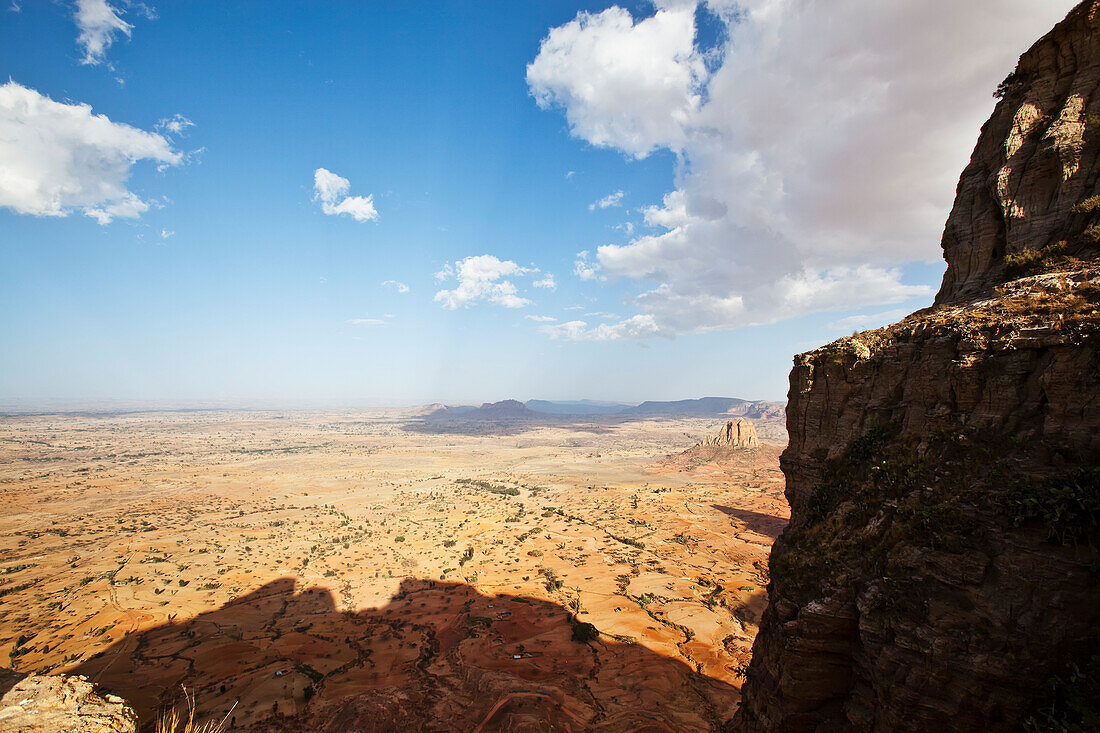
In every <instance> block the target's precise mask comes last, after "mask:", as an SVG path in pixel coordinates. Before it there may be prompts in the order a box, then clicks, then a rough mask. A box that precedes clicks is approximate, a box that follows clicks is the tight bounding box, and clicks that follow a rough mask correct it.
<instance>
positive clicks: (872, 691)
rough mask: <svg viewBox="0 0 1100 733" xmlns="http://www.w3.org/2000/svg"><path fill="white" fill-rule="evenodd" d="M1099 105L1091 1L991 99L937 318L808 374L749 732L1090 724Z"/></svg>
mask: <svg viewBox="0 0 1100 733" xmlns="http://www.w3.org/2000/svg"><path fill="white" fill-rule="evenodd" d="M1098 85H1100V0H1090V1H1088V2H1083V3H1081V4H1080V5H1079V6H1077V7H1076V8H1075V9H1074V10H1073V11H1071V12H1070V14H1069V15H1068V16H1067V17H1066V19H1065V20H1064V21H1062V22H1061V23H1059V24H1058V25H1057V26H1056V27H1055V28H1054V29H1053V30H1052V31H1051V32H1050V33H1048V34H1047V35H1046V36H1044V37H1043V38H1042V39H1040V40H1039V41H1038V42H1037V43H1036V44H1035V45H1034V46H1032V48H1031V49H1029V50H1028V51H1027V52H1026V53H1025V54H1024V55H1023V56H1022V57H1021V59H1020V62H1019V65H1018V66H1017V68H1016V70H1015V71H1014V72H1013V74H1011V75H1010V76H1009V77H1008V78H1007V79H1006V80H1005V82H1004V83H1003V84H1002V85H1001V87H1000V88H999V89H998V95H999V96H1001V97H1002V98H1001V101H1000V102H999V103H998V105H997V107H996V109H995V111H994V113H993V116H992V118H991V119H990V120H989V122H987V123H986V124H985V126H984V127H983V128H982V132H981V136H980V138H979V140H978V144H977V147H976V148H975V151H974V154H973V156H972V158H971V161H970V164H969V165H968V166H967V168H966V170H965V171H964V172H963V174H962V177H961V180H960V182H959V186H958V189H957V193H956V199H955V204H954V207H953V209H952V212H951V215H950V218H949V219H948V222H947V225H946V228H945V231H944V236H943V242H942V244H943V250H944V256H945V258H946V260H947V263H948V269H947V273H946V274H945V276H944V280H943V285H942V288H941V290H940V292H939V294H938V296H937V298H936V304H935V306H934V307H933V308H930V309H927V310H924V311H920V312H917V313H914V314H913V315H911V316H909V317H908V318H906V319H904V320H903V321H902V322H901V323H898V324H895V325H893V326H890V327H887V328H883V329H878V330H876V331H869V332H866V333H862V334H858V335H855V336H852V337H849V338H845V339H841V340H839V341H836V342H834V343H832V344H829V345H828V346H825V347H823V348H820V349H817V350H815V351H811V352H809V353H806V354H801V355H799V356H797V357H795V363H794V368H793V370H792V372H791V376H790V393H789V395H788V398H789V401H788V405H787V427H788V431H789V433H790V444H789V446H788V448H787V450H786V451H785V452H784V454H783V456H782V461H781V462H782V468H783V471H784V473H785V475H786V478H787V488H786V495H787V499H788V501H789V502H790V505H791V522H790V525H789V526H788V528H787V529H786V530H785V531H784V533H783V534H782V535H781V536H780V537H779V539H778V540H777V542H776V544H775V546H774V548H773V551H772V555H771V559H770V570H771V579H772V580H771V583H770V585H769V588H768V594H769V606H768V609H767V611H766V612H765V615H764V617H763V619H762V622H761V627H760V633H759V635H758V636H757V639H756V642H755V645H754V649H753V658H752V662H751V664H750V666H749V669H748V672H747V676H746V681H745V684H744V686H743V689H742V694H743V701H742V705H741V708H740V709H739V711H738V713H737V716H736V718H735V720H734V722H733V726H734V728H735V729H737V730H742V731H834V730H836V731H840V730H857V731H872V730H875V731H877V730H891V731H927V730H936V729H941V730H984V731H1009V730H1019V729H1020V728H1021V727H1024V728H1025V729H1034V730H1043V729H1050V728H1052V727H1054V728H1055V729H1062V728H1057V726H1058V725H1061V726H1071V725H1078V726H1080V729H1081V730H1086V729H1090V726H1094V725H1098V724H1100V721H1098V720H1097V717H1096V716H1097V715H1098V713H1097V711H1096V708H1095V705H1096V699H1097V697H1098V691H1097V689H1096V686H1097V672H1098V671H1100V662H1098V659H1100V657H1098V656H1097V655H1100V634H1098V628H1100V623H1098V622H1100V603H1098V602H1097V599H1098V597H1100V594H1098V589H1100V586H1098V584H1097V583H1098V573H1097V568H1098V567H1100V553H1098V551H1097V546H1098V545H1100V537H1098V532H1097V520H1098V516H1100V358H1098V354H1097V343H1098V335H1100V266H1098V264H1100V263H1098V261H1097V258H1098V247H1097V242H1098V241H1100V164H1098V155H1100V95H1098V94H1097V87H1098ZM1064 729H1067V730H1070V729H1075V728H1070V727H1065V728H1064Z"/></svg>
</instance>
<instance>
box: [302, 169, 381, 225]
mask: <svg viewBox="0 0 1100 733" xmlns="http://www.w3.org/2000/svg"><path fill="white" fill-rule="evenodd" d="M350 190H351V182H350V181H348V179H346V178H343V177H341V176H338V175H336V174H335V173H333V172H332V171H329V170H327V169H325V168H318V169H317V170H315V171H314V172H313V200H314V201H320V202H321V211H323V212H324V213H326V214H328V215H329V216H337V215H339V214H347V215H348V216H350V217H351V218H352V219H355V220H356V221H377V220H378V211H377V209H375V208H374V196H373V195H370V196H348V195H347V194H348V191H350Z"/></svg>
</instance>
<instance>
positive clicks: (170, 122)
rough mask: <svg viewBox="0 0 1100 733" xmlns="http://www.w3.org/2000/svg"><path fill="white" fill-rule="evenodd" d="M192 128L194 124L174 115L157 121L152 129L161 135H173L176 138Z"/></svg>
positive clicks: (181, 116)
mask: <svg viewBox="0 0 1100 733" xmlns="http://www.w3.org/2000/svg"><path fill="white" fill-rule="evenodd" d="M194 126H195V123H194V122H192V121H191V120H189V119H187V118H186V117H184V116H183V115H181V114H174V115H172V116H171V117H165V118H163V119H161V120H159V121H158V122H157V124H156V125H155V126H154V129H155V130H156V131H157V132H159V133H161V134H162V135H174V136H177V137H178V136H181V135H183V134H184V133H186V132H187V130H189V129H190V128H192V127H194Z"/></svg>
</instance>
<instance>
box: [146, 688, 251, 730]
mask: <svg viewBox="0 0 1100 733" xmlns="http://www.w3.org/2000/svg"><path fill="white" fill-rule="evenodd" d="M183 697H184V699H185V700H186V701H187V719H186V720H184V719H183V717H182V715H181V714H180V711H179V709H178V708H172V709H171V710H168V711H166V712H164V713H162V714H161V716H160V717H159V718H157V725H156V728H155V731H156V733H222V732H223V731H224V730H225V721H226V720H228V719H229V715H230V714H231V713H232V712H233V711H234V710H235V709H236V708H237V703H233V707H231V708H230V709H229V712H228V713H226V714H225V717H224V718H222V719H221V720H219V721H218V722H216V723H202V724H197V723H195V695H194V693H192V692H188V691H187V688H186V687H184V688H183Z"/></svg>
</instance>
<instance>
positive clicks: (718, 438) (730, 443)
mask: <svg viewBox="0 0 1100 733" xmlns="http://www.w3.org/2000/svg"><path fill="white" fill-rule="evenodd" d="M699 445H703V446H712V445H713V446H718V447H729V448H759V447H760V440H759V439H758V438H757V437H756V426H755V425H753V424H752V423H751V422H749V421H748V420H745V419H744V418H740V417H739V418H737V419H736V420H730V421H728V422H727V423H726V425H725V427H723V428H722V429H721V430H719V431H718V434H717V435H710V436H707V437H706V438H703V440H702V442H701V443H699Z"/></svg>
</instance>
